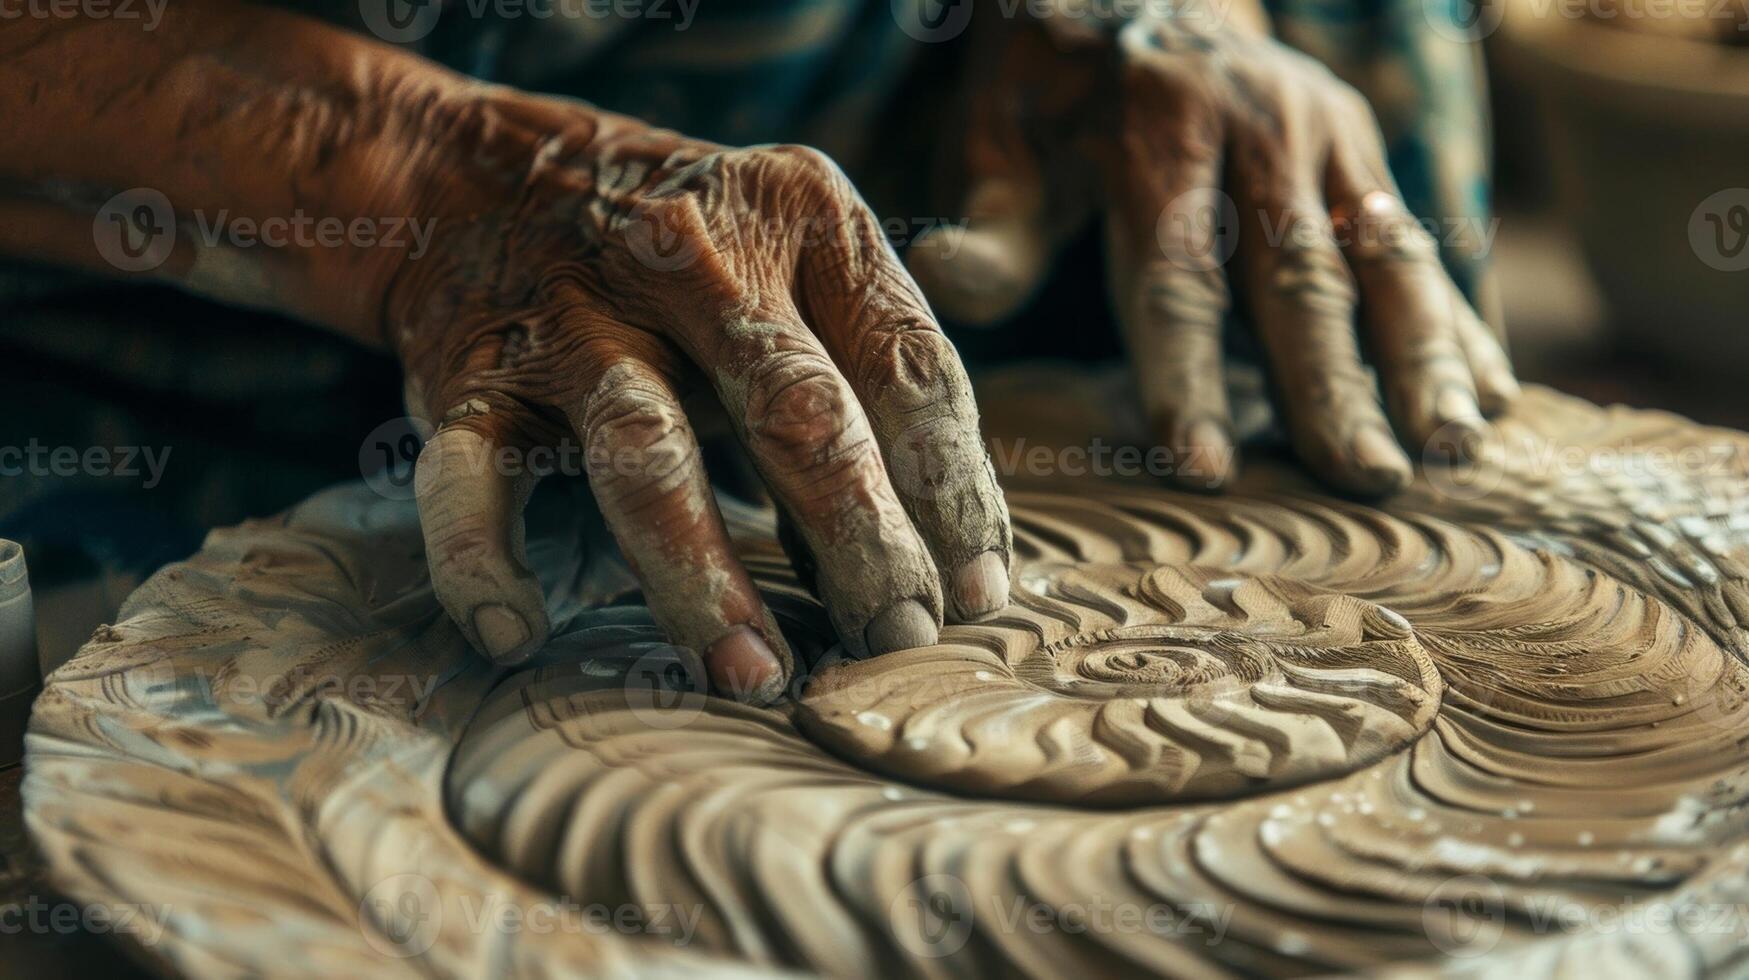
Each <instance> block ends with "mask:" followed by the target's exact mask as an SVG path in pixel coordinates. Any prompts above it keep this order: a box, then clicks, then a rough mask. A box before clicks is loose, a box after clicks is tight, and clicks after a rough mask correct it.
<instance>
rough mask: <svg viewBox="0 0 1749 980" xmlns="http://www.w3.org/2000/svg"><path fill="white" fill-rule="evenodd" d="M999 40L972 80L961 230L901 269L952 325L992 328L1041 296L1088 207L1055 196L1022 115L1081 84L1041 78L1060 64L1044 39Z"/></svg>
mask: <svg viewBox="0 0 1749 980" xmlns="http://www.w3.org/2000/svg"><path fill="white" fill-rule="evenodd" d="M999 34H1000V36H996V35H984V36H980V37H977V38H975V39H974V44H973V49H972V51H971V54H970V56H969V58H968V63H967V65H966V69H965V70H966V73H967V75H968V76H969V77H973V78H981V79H984V80H985V81H984V82H983V83H981V84H978V85H973V86H968V91H969V92H970V93H971V95H970V97H969V100H968V103H969V104H968V105H967V106H966V107H965V108H966V115H965V124H964V134H965V136H964V140H963V142H962V143H961V145H960V146H959V147H958V148H957V149H958V151H959V159H958V161H957V162H958V164H959V168H958V169H959V170H960V171H961V172H962V173H963V175H964V183H965V188H964V191H963V193H962V194H961V195H960V196H959V198H958V200H959V203H958V206H957V211H956V214H957V215H959V216H963V219H964V220H963V221H962V222H959V223H957V224H956V223H953V222H944V223H941V224H938V225H937V226H935V227H933V228H930V229H928V230H926V231H925V232H924V233H923V234H921V235H919V236H918V237H917V238H916V239H915V240H914V241H913V242H912V243H911V245H910V247H909V248H908V249H907V250H906V252H905V263H906V265H907V266H908V267H909V268H910V270H911V273H912V274H913V275H915V276H916V277H917V281H918V283H920V284H921V286H922V289H923V292H924V293H925V295H927V296H928V297H929V300H930V302H932V303H933V304H935V306H936V308H937V309H939V310H941V312H942V313H943V314H944V315H946V316H947V317H949V318H951V319H953V320H958V321H963V322H966V323H971V324H990V323H995V322H997V321H1000V320H1003V319H1005V318H1007V317H1009V316H1011V315H1013V314H1014V313H1015V312H1017V311H1018V310H1019V309H1020V308H1021V306H1022V305H1023V304H1024V303H1025V302H1026V300H1027V299H1028V298H1030V297H1031V296H1032V295H1033V294H1034V293H1035V292H1037V291H1038V288H1039V286H1040V285H1042V284H1043V282H1044V280H1045V277H1046V275H1047V273H1048V272H1049V271H1050V263H1051V258H1052V257H1053V256H1054V255H1055V253H1056V251H1057V249H1058V248H1059V247H1060V246H1061V244H1062V242H1063V239H1064V238H1065V237H1066V236H1067V235H1068V234H1071V233H1072V232H1073V231H1074V230H1075V229H1076V228H1078V227H1079V226H1080V225H1081V224H1082V221H1083V219H1084V218H1085V216H1086V205H1085V202H1078V201H1072V200H1069V199H1067V198H1066V197H1065V196H1064V195H1063V194H1062V193H1061V191H1062V188H1061V187H1055V188H1053V187H1052V182H1051V181H1049V180H1047V177H1046V171H1047V170H1048V169H1050V168H1051V166H1052V164H1051V162H1050V161H1048V160H1046V159H1044V158H1043V157H1042V156H1041V154H1040V152H1039V147H1038V145H1037V142H1036V141H1035V140H1034V139H1033V138H1031V137H1030V136H1029V135H1028V133H1027V120H1026V119H1024V118H1023V117H1022V112H1023V108H1022V107H1028V106H1030V107H1033V111H1034V112H1037V111H1039V106H1040V103H1041V102H1049V101H1051V98H1050V96H1049V95H1046V94H1045V93H1044V91H1040V89H1041V88H1042V89H1044V90H1045V91H1050V90H1054V94H1055V96H1056V98H1058V99H1061V98H1062V97H1063V96H1064V95H1066V92H1065V89H1066V88H1068V87H1070V86H1071V85H1072V84H1074V80H1075V77H1076V76H1075V75H1074V74H1073V73H1069V72H1057V73H1054V74H1050V75H1048V76H1045V77H1041V75H1040V73H1039V72H1038V71H1037V68H1036V66H1037V65H1038V64H1040V63H1041V61H1042V60H1058V59H1059V58H1060V57H1061V52H1060V51H1052V50H1045V49H1042V48H1041V45H1046V44H1048V41H1047V40H1046V37H1045V34H1044V32H1043V31H1040V30H1038V29H1036V28H1035V27H1031V26H1027V25H1019V26H1017V27H1016V29H1015V30H1014V31H1012V32H999Z"/></svg>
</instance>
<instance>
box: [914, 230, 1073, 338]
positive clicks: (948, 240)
mask: <svg viewBox="0 0 1749 980" xmlns="http://www.w3.org/2000/svg"><path fill="white" fill-rule="evenodd" d="M1037 251H1038V248H1037V247H1036V246H1035V244H1034V243H1033V242H1031V241H1030V236H1029V235H1028V234H1027V233H1026V232H1025V231H1023V230H1022V229H1019V228H1016V227H1013V226H1010V225H1001V224H998V225H987V226H985V227H980V228H971V229H966V228H940V229H935V230H931V231H930V232H928V233H926V234H924V235H922V236H919V237H918V239H917V240H916V241H915V242H913V243H912V244H911V247H910V248H909V249H907V250H906V253H905V264H906V266H907V267H909V269H910V271H911V275H912V276H913V277H915V278H916V279H917V284H918V285H919V286H921V287H922V288H923V292H924V295H926V296H927V297H929V301H930V303H932V304H933V305H935V306H936V307H937V308H939V309H940V310H941V311H942V312H943V313H946V314H947V315H948V316H950V317H952V318H953V319H955V320H960V321H963V322H965V323H969V324H974V325H978V326H984V325H989V324H993V323H996V322H997V321H1000V320H1004V319H1006V318H1007V317H1009V316H1010V315H1012V314H1013V313H1014V312H1015V311H1017V310H1018V309H1019V308H1020V306H1021V305H1022V304H1023V303H1025V302H1026V300H1027V298H1028V297H1029V296H1031V295H1032V291H1033V287H1034V286H1035V285H1036V283H1037V281H1038V278H1039V270H1038V266H1039V264H1040V260H1039V257H1038V256H1037V255H1036V254H1035V253H1036V252H1037Z"/></svg>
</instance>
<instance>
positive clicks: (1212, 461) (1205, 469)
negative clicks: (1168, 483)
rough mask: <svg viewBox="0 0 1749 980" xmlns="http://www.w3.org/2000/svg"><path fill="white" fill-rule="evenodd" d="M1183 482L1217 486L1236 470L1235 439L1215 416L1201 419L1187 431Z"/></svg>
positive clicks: (1216, 487)
mask: <svg viewBox="0 0 1749 980" xmlns="http://www.w3.org/2000/svg"><path fill="white" fill-rule="evenodd" d="M1180 452H1181V453H1183V455H1184V466H1183V467H1181V468H1180V469H1179V476H1180V477H1181V482H1183V483H1187V484H1191V485H1197V486H1201V487H1204V488H1206V489H1209V490H1217V489H1219V488H1220V487H1221V486H1222V485H1223V484H1225V483H1226V482H1227V479H1228V478H1229V477H1230V476H1231V475H1232V471H1233V441H1232V440H1231V439H1228V438H1227V431H1226V430H1225V429H1223V428H1222V427H1221V424H1220V423H1219V422H1216V421H1215V420H1213V419H1201V420H1199V421H1198V422H1196V423H1195V424H1193V425H1192V426H1191V427H1190V430H1189V431H1188V432H1186V433H1185V434H1184V446H1183V448H1182V449H1180Z"/></svg>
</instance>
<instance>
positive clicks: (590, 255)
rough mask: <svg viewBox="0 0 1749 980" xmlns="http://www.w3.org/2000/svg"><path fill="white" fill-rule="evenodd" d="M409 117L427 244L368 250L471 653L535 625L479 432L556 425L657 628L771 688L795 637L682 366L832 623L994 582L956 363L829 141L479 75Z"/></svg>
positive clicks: (955, 597) (887, 620) (990, 486)
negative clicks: (689, 133) (747, 560)
mask: <svg viewBox="0 0 1749 980" xmlns="http://www.w3.org/2000/svg"><path fill="white" fill-rule="evenodd" d="M431 129H432V130H433V131H435V132H438V133H441V134H442V135H441V138H440V139H438V140H434V141H432V142H431V143H430V145H428V146H426V147H423V148H422V149H421V151H420V152H419V153H416V154H414V155H413V156H412V159H413V160H414V161H415V164H414V169H413V170H412V171H411V176H410V177H408V179H409V180H410V183H408V184H407V185H405V187H404V189H405V190H407V191H411V194H410V196H408V197H407V198H406V200H408V201H410V202H412V203H413V207H414V208H415V209H418V210H416V212H415V213H416V214H417V215H418V217H419V218H421V219H430V220H432V221H434V223H435V235H434V239H433V244H432V246H431V249H430V251H429V254H426V255H424V256H423V257H421V258H418V259H416V260H415V259H412V258H409V259H407V260H406V261H403V262H402V263H401V264H400V265H399V266H398V267H397V268H395V269H394V270H392V273H391V274H390V275H389V276H388V279H387V281H386V283H385V284H384V287H383V296H384V303H383V309H384V317H385V322H384V323H383V328H384V330H385V333H386V337H387V340H388V342H389V344H390V345H391V346H392V347H393V348H394V349H395V350H396V351H397V352H398V353H399V355H400V357H401V359H402V362H403V364H404V366H405V368H406V372H407V377H408V398H409V402H410V403H411V406H412V408H413V411H414V412H415V414H421V415H423V416H424V417H426V418H427V419H428V420H429V421H430V422H431V423H432V424H433V425H434V426H436V434H435V435H434V436H433V438H432V439H431V440H430V441H429V442H428V443H427V445H426V447H425V449H424V452H423V454H422V456H421V458H420V469H421V470H422V471H424V472H422V475H421V478H420V489H421V492H420V495H419V506H420V517H421V520H422V522H423V524H424V531H425V540H426V549H427V555H428V559H429V561H430V565H431V574H432V579H433V582H434V583H435V586H436V590H437V594H438V597H439V598H440V599H441V600H442V602H443V605H444V607H445V608H446V609H447V610H448V611H449V613H450V615H451V616H452V617H453V618H454V619H455V621H456V623H457V624H458V625H459V626H460V627H461V629H462V631H463V632H464V633H465V634H466V635H467V636H468V638H469V639H470V640H471V641H473V643H474V644H475V645H476V646H477V647H478V648H479V649H480V650H481V651H482V652H484V653H486V654H487V655H489V656H491V657H493V658H494V659H497V660H499V661H505V662H512V661H516V660H518V659H520V658H523V657H525V656H527V655H528V654H530V653H531V652H533V651H534V650H535V649H536V648H538V647H539V646H540V645H541V643H542V642H543V641H544V640H545V638H546V635H547V629H548V624H547V619H546V615H545V612H544V609H543V604H542V597H541V591H540V588H539V586H538V585H537V583H536V581H535V577H534V576H533V575H532V574H531V573H530V571H529V570H528V568H527V567H526V566H525V565H524V563H523V560H522V555H521V552H522V520H521V516H520V510H521V508H522V505H523V503H524V501H525V500H526V497H527V492H528V489H529V487H528V486H527V485H526V484H528V483H529V482H531V481H530V480H528V479H526V478H518V476H517V475H516V471H517V470H519V469H520V467H517V466H515V465H513V464H512V465H509V466H505V465H499V464H497V463H495V462H493V460H494V459H503V460H510V461H514V460H516V459H518V458H520V457H521V455H522V454H526V453H528V452H529V451H530V450H532V449H534V448H536V447H541V446H549V447H550V446H552V445H555V444H558V443H559V442H560V441H561V440H567V439H569V440H574V442H575V443H576V444H579V445H580V446H581V448H582V450H583V456H584V459H585V464H586V466H587V469H588V476H589V480H590V483H591V485H592V487H593V489H594V492H595V496H596V498H597V500H598V501H599V502H600V505H601V509H602V511H603V514H604V515H605V517H606V519H607V522H608V525H609V527H610V528H611V529H612V531H613V533H614V535H615V537H616V538H617V539H618V542H619V544H620V546H621V549H622V551H623V553H624V554H625V556H626V558H627V559H629V561H630V563H631V564H632V566H633V568H634V569H635V571H636V573H637V574H638V576H639V578H640V579H641V581H642V582H643V584H644V586H645V597H646V599H647V601H648V603H649V606H650V609H651V611H652V613H653V614H654V616H655V618H656V619H657V621H658V622H659V624H660V625H661V626H662V627H663V628H664V629H665V630H666V632H667V633H668V635H669V638H670V640H671V641H672V642H674V643H676V644H678V645H682V646H685V647H688V648H691V649H693V650H695V651H696V652H698V653H699V654H700V655H701V656H702V657H703V660H704V662H705V665H706V668H707V670H708V671H709V673H710V675H711V679H712V681H713V683H714V684H715V686H716V687H718V688H719V689H720V690H722V691H724V692H725V693H730V694H733V695H736V696H740V697H748V698H753V699H764V698H768V697H770V696H771V695H773V694H774V693H775V692H776V691H777V690H779V689H781V687H782V685H783V684H784V682H785V681H786V679H787V677H788V676H789V673H790V671H791V669H792V661H791V657H790V655H789V652H788V650H787V647H786V645H785V643H784V639H783V637H782V636H781V635H780V634H779V632H778V630H777V629H776V627H775V625H774V623H773V621H772V618H771V616H770V614H769V613H768V612H767V611H766V609H765V607H764V605H763V603H762V602H761V599H760V596H759V592H758V590H757V589H756V588H755V587H754V584H753V581H752V579H751V578H750V577H749V576H748V573H747V571H746V570H745V569H744V568H743V567H742V565H741V563H740V562H739V561H738V560H737V559H736V557H735V554H734V550H733V547H732V545H731V543H730V540H729V536H728V533H727V532H726V531H725V529H724V525H723V519H722V516H721V515H720V514H719V513H718V509H717V506H716V503H715V501H714V500H713V498H712V495H711V489H710V485H709V482H708V480H707V477H706V474H705V471H704V469H703V467H702V465H701V462H700V455H699V446H698V442H697V440H696V438H695V435H694V430H693V428H692V427H691V426H690V425H689V424H688V418H687V412H686V410H685V409H684V408H683V405H695V404H696V403H697V399H695V398H693V397H692V396H693V395H695V394H697V395H700V396H703V398H704V399H705V400H706V401H707V402H708V401H709V400H710V398H711V396H714V398H715V400H716V401H718V402H720V405H721V407H722V408H723V409H724V410H725V412H726V414H727V416H728V418H729V420H730V422H731V423H732V428H733V429H734V431H735V433H736V435H737V436H738V437H739V439H740V441H741V443H742V444H743V445H744V447H745V448H746V450H747V452H748V454H749V455H750V457H751V458H752V460H753V462H754V464H755V465H756V467H757V469H758V471H759V473H760V475H761V477H762V478H763V480H764V482H765V483H766V485H767V486H768V487H769V489H770V491H771V493H772V496H773V497H774V498H775V500H776V501H777V503H778V505H779V506H780V507H781V508H782V509H783V510H784V511H785V512H786V513H787V514H788V516H789V518H790V519H791V520H792V521H793V523H794V524H795V526H796V528H797V529H798V530H799V532H800V537H801V538H802V540H803V542H804V543H805V545H806V546H807V548H808V550H809V551H810V552H811V553H812V557H813V559H814V562H815V564H816V568H817V586H818V590H819V592H820V594H821V597H822V599H823V600H824V602H825V603H826V606H827V608H828V610H829V612H830V614H831V617H832V621H833V623H834V625H835V626H836V627H837V630H838V633H839V635H840V636H841V637H842V638H843V642H844V644H845V647H846V648H847V650H848V651H850V652H851V653H853V654H874V653H882V652H885V651H889V650H894V649H899V648H904V647H910V646H916V645H921V644H927V643H931V642H934V640H935V638H936V633H937V629H938V627H939V625H940V623H941V622H942V619H943V614H944V612H945V613H946V614H947V615H948V616H952V617H976V616H980V615H983V614H986V613H988V612H990V611H992V610H994V609H997V608H999V607H1001V606H1003V605H1004V604H1006V602H1007V595H1008V556H1009V550H1010V536H1009V529H1008V515H1007V510H1006V508H1005V506H1004V504H1003V500H1002V495H1001V492H1000V491H999V490H998V488H997V486H996V483H995V480H994V476H993V472H992V470H991V468H990V467H989V465H988V463H987V457H986V455H985V453H984V450H983V447H982V443H981V442H980V440H979V436H978V417H977V410H976V407H975V405H974V404H973V401H972V393H971V387H970V385H969V384H968V382H967V379H966V375H965V371H964V369H963V368H962V367H961V365H960V363H959V361H958V358H957V356H956V354H955V352H954V350H953V348H952V346H951V345H950V344H949V343H948V341H947V340H946V339H945V338H944V337H943V336H942V333H941V331H940V329H939V328H938V327H937V325H936V322H935V319H934V317H933V316H932V315H931V314H930V311H929V307H928V306H927V305H926V303H925V302H924V300H923V298H922V296H921V294H920V293H919V291H918V289H917V286H916V285H915V283H913V282H912V279H911V277H910V275H909V274H908V273H907V272H906V271H905V269H904V267H903V266H902V265H901V264H900V262H899V261H898V259H897V257H896V256H895V255H894V253H893V252H892V250H891V248H890V247H889V246H888V244H887V242H886V240H885V238H884V237H883V236H882V235H881V233H880V230H879V227H878V224H877V222H876V220H875V219H874V218H873V217H872V216H871V214H870V213H869V211H868V209H867V208H866V207H865V206H864V204H863V203H862V201H861V199H860V198H859V197H858V196H857V194H856V192H855V191H854V190H853V189H852V188H851V186H850V184H849V183H848V182H847V180H846V179H845V177H844V175H843V174H842V172H840V171H839V169H838V168H837V167H836V166H834V165H833V164H832V163H831V162H830V161H829V160H827V159H826V158H825V157H824V156H822V155H821V154H819V153H818V152H815V151H813V150H810V149H807V148H804V147H797V146H776V147H763V148H753V149H729V148H725V147H721V146H715V145H711V144H707V143H703V142H699V141H696V140H691V139H686V138H683V137H681V136H678V135H676V134H674V133H671V132H667V131H661V130H654V129H651V128H649V127H646V126H644V125H642V124H640V123H637V122H635V121H632V120H629V119H625V118H622V117H616V116H610V115H605V114H602V113H599V112H596V111H595V110H593V109H590V108H588V107H585V106H582V105H580V104H575V103H571V102H566V101H561V100H557V99H547V98H535V97H530V96H527V95H523V94H521V93H515V92H507V91H505V90H501V89H474V90H472V91H471V92H470V94H469V95H468V96H467V97H466V98H461V99H457V100H455V101H454V102H452V103H450V104H447V105H443V106H440V107H439V108H438V110H437V115H436V117H435V118H434V119H433V120H432V125H431ZM403 174H405V172H403ZM944 592H945V603H944ZM944 606H945V609H944Z"/></svg>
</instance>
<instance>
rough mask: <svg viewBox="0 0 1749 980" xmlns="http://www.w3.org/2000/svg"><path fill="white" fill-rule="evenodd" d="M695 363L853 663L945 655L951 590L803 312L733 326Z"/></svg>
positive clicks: (745, 317)
mask: <svg viewBox="0 0 1749 980" xmlns="http://www.w3.org/2000/svg"><path fill="white" fill-rule="evenodd" d="M698 344H699V345H700V346H701V347H702V348H703V349H701V350H698V351H695V352H694V353H693V356H694V358H695V359H696V361H697V363H699V364H700V365H702V366H704V367H705V368H706V370H707V371H708V372H709V373H710V375H711V377H712V380H713V382H714V384H715V387H716V390H717V395H718V397H719V398H720V399H721V401H722V403H723V407H724V408H725V409H726V410H727V411H728V413H729V416H730V418H731V419H732V420H733V422H734V424H735V428H736V431H737V434H738V435H739V436H740V437H741V441H742V444H743V445H745V446H746V448H747V450H748V454H749V455H750V456H751V457H752V458H753V462H754V465H755V466H757V467H758V469H759V473H760V476H761V478H762V479H764V481H765V484H766V486H767V487H769V488H770V489H771V491H772V495H773V496H774V497H775V498H776V500H777V502H778V504H779V506H781V507H783V508H784V509H785V510H787V511H788V512H789V514H790V516H791V517H792V518H793V519H794V521H795V524H796V528H797V530H798V531H799V532H800V534H801V537H802V539H803V541H804V542H805V543H806V545H807V547H808V550H809V551H811V552H812V553H813V554H814V556H815V559H816V561H817V563H818V564H817V575H818V578H817V584H818V591H819V594H820V597H821V600H822V601H823V602H824V603H825V605H826V609H827V612H828V614H829V615H830V616H831V619H832V624H833V626H834V628H835V629H836V630H837V632H838V635H839V638H840V639H841V640H842V642H843V643H844V646H845V649H846V650H847V651H848V652H849V653H851V654H852V655H853V656H863V655H867V654H874V653H886V652H888V651H891V650H898V649H905V648H909V647H915V646H926V645H928V644H931V643H934V642H935V639H936V636H937V634H938V631H939V628H940V625H941V621H942V600H941V585H940V581H939V579H938V578H937V575H936V571H935V566H934V563H933V562H932V561H931V559H930V556H929V551H928V549H927V548H926V547H925V546H924V543H923V539H922V538H921V537H920V536H919V535H918V533H917V530H916V528H915V527H913V526H912V524H911V519H910V517H909V516H908V515H907V514H906V512H905V509H904V507H903V506H902V505H901V504H900V502H899V498H898V495H897V494H896V493H895V492H894V491H893V487H892V483H891V481H890V480H889V479H888V477H887V469H886V465H885V463H884V462H883V461H882V459H881V453H880V450H879V447H878V445H877V444H876V442H875V438H874V432H873V430H872V429H871V428H870V426H869V421H868V418H867V416H866V415H865V414H864V413H863V410H862V408H861V406H860V405H859V404H858V402H857V399H856V396H855V393H854V392H852V391H851V388H850V385H849V383H848V382H846V381H845V380H844V378H843V376H842V375H840V374H839V372H838V369H837V367H836V366H835V365H834V364H833V363H832V360H831V358H830V357H829V356H828V355H827V353H826V351H825V349H824V348H822V347H821V345H820V342H819V340H818V339H817V338H815V337H814V335H813V334H812V333H810V332H809V331H808V330H807V328H806V327H804V326H803V325H802V324H801V321H800V316H799V314H798V313H797V311H796V310H795V309H794V308H793V307H788V308H783V307H780V308H778V309H775V310H771V311H769V312H765V313H758V312H751V311H749V312H746V313H743V314H739V315H735V316H733V317H732V318H731V319H730V320H729V322H727V323H724V324H723V325H722V327H721V329H720V330H719V331H717V332H715V333H713V334H711V335H710V336H708V337H704V338H700V339H699V340H698Z"/></svg>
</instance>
